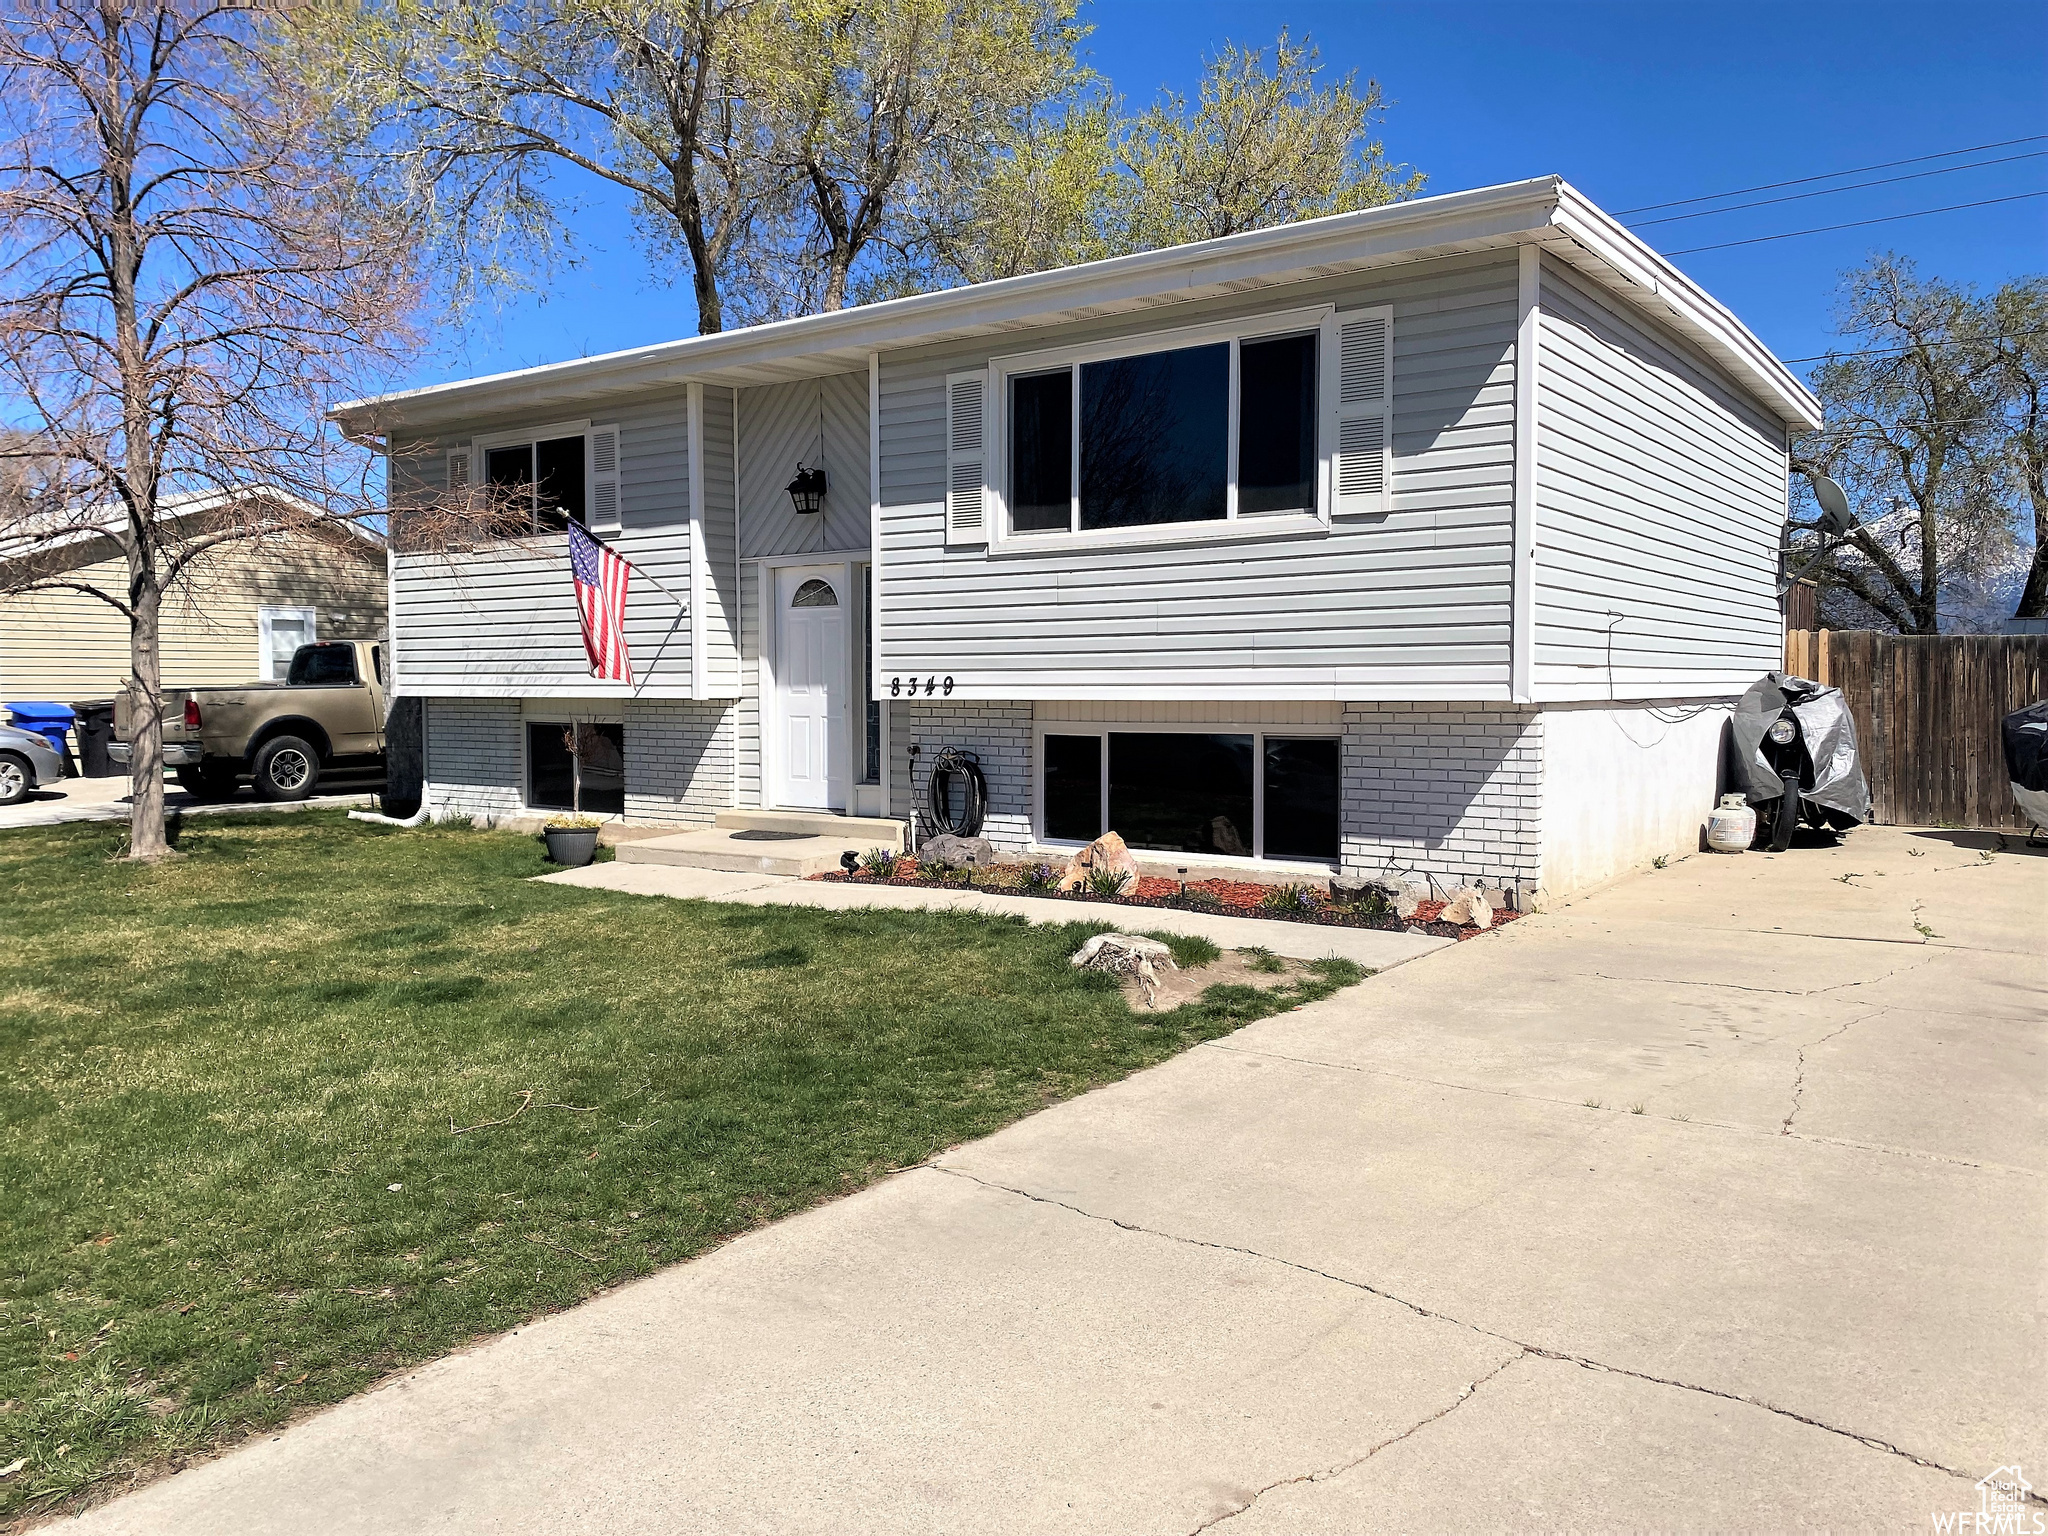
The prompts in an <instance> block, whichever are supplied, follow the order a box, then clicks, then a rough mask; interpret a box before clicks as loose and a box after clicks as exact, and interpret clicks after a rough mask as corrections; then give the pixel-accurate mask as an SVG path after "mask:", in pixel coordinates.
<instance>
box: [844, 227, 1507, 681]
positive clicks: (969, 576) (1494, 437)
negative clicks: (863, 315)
mask: <svg viewBox="0 0 2048 1536" xmlns="http://www.w3.org/2000/svg"><path fill="white" fill-rule="evenodd" d="M1314 304H1330V305H1334V306H1335V307H1336V308H1337V309H1338V310H1339V311H1340V312H1345V313H1346V314H1348V313H1349V312H1351V311H1355V310H1361V309H1367V310H1376V309H1381V308H1386V309H1390V310H1391V311H1392V313H1393V315H1394V320H1395V324H1394V333H1393V337H1392V341H1393V355H1392V361H1393V370H1394V371H1393V390H1394V398H1393V402H1392V420H1393V440H1392V445H1391V446H1392V454H1391V460H1390V475H1389V486H1390V491H1391V504H1390V506H1389V507H1388V509H1387V510H1386V511H1385V512H1384V513H1383V514H1381V515H1378V516H1374V517H1371V518H1352V519H1349V520H1340V521H1339V522H1338V523H1337V524H1336V525H1334V526H1332V527H1329V528H1327V529H1323V528H1318V529H1316V530H1315V531H1313V532H1296V533H1288V534H1285V535H1282V536H1277V537H1276V536H1272V535H1270V534H1267V535H1266V536H1263V537H1261V536H1259V534H1260V533H1261V532H1262V530H1246V532H1245V534H1244V535H1243V536H1241V537H1236V538H1227V539H1221V540H1205V541H1202V542H1198V543H1183V544H1173V543H1169V542H1161V543H1159V544H1152V545H1126V546H1115V547H1104V548H1099V549H1097V548H1073V547H1067V548H1062V549H1058V550H1046V551H1042V552H1041V551H1034V550H1032V549H1031V548H1030V546H1029V544H1028V541H1026V540H1022V539H1018V540H1013V541H1010V542H1009V544H1008V545H1007V546H1006V547H1005V548H1004V549H1003V550H1001V551H999V552H995V553H988V552H984V551H983V550H981V549H978V548H972V549H970V548H962V547H958V545H957V544H955V545H953V546H952V547H949V543H948V535H947V522H948V518H947V502H948V490H949V469H950V468H952V467H954V463H950V462H949V460H952V461H954V462H957V455H949V452H948V441H947V385H948V382H949V379H951V378H953V377H956V376H958V375H960V374H962V373H965V372H968V371H970V370H971V368H972V366H973V365H974V364H976V363H977V362H980V361H982V358H981V357H979V356H977V355H976V354H975V353H972V352H969V351H968V350H967V349H966V348H964V347H962V346H957V345H956V346H950V347H947V348H943V349H940V348H933V349H931V350H930V351H929V352H926V353H921V354H918V353H913V354H898V355H895V356H891V355H890V354H884V355H883V358H882V362H881V379H880V391H881V412H882V514H881V530H882V531H881V535H880V537H881V541H882V548H881V549H880V551H879V552H878V553H879V556H880V572H881V582H882V595H881V599H880V602H879V603H878V607H879V610H880V613H881V625H880V632H879V634H878V637H877V649H876V662H877V670H878V671H879V673H880V674H881V675H882V676H883V677H884V678H887V677H888V676H890V675H893V674H897V673H901V674H904V675H909V674H912V673H915V674H916V675H918V676H920V677H922V676H926V675H938V676H946V675H951V676H952V677H954V679H955V681H956V687H955V695H954V696H955V697H956V698H962V699H1030V698H1038V699H1058V698H1088V699H1117V698H1144V697H1150V698H1210V699H1236V698H1267V699H1272V698H1299V699H1326V700H1337V699H1353V698H1357V699H1505V698H1506V697H1507V694H1508V644H1509V599H1510V584H1511V575H1512V570H1511V542H1512V541H1511V531H1512V507H1513V480H1514V431H1513V422H1514V362H1513V348H1514V335H1515V320H1516V266H1515V262H1514V259H1513V258H1512V257H1511V256H1510V257H1500V256H1489V257H1483V258H1473V257H1465V258H1453V259H1448V260H1444V261H1440V262H1432V263H1426V264H1417V265H1414V266H1411V267H1407V268H1403V269H1401V270H1400V271H1399V272H1398V273H1394V274H1389V275H1386V276H1383V277H1380V278H1377V279H1376V280H1373V281H1371V282H1370V284H1369V285H1368V284H1367V282H1366V280H1364V279H1360V278H1355V277H1354V278H1347V279H1343V280H1335V279H1332V280H1326V281H1322V282H1317V283H1308V284H1300V285H1295V286H1293V287H1290V288H1288V289H1284V290H1278V291H1274V292H1270V293H1266V294H1262V295H1240V296H1236V297H1234V298H1232V299H1230V300H1227V301H1206V302H1204V303H1202V304H1191V305H1188V306H1186V307H1187V309H1188V310H1190V311H1192V312H1193V313H1190V314H1188V315H1186V316H1185V317H1184V319H1185V323H1188V324H1196V323H1203V322H1207V321H1220V320H1230V319H1237V318H1244V319H1251V318H1253V317H1255V316H1257V315H1260V314H1272V313H1279V312H1284V311H1289V310H1299V309H1301V308H1304V307H1307V306H1310V305H1314ZM1167 323H1168V322H1166V321H1165V320H1163V319H1162V318H1161V317H1159V316H1158V315H1156V314H1154V315H1152V316H1150V317H1138V318H1125V319H1122V320H1120V321H1114V322H1111V321H1098V322H1090V323H1088V324H1086V325H1077V326H1068V327H1061V328H1058V329H1057V330H1056V331H1052V332H1048V333H1043V334H1041V335H1039V336H1034V337H1033V338H1032V339H1033V340H1034V341H1041V342H1042V343H1043V344H1044V345H1046V346H1058V345H1068V344H1073V345H1081V344H1086V343H1091V342H1098V341H1104V340H1108V339H1110V338H1112V337H1114V336H1117V335H1142V334H1146V333H1156V332H1157V331H1158V330H1160V329H1161V328H1162V327H1163V326H1164V325H1165V324H1167ZM980 345H981V350H982V352H984V353H985V354H987V355H990V356H993V355H997V354H998V353H1000V354H1001V355H1014V354H1016V353H1018V352H1021V351H1025V350H1027V348H1025V347H1022V346H1019V345H1017V344H1016V343H1015V342H1014V341H1013V342H1011V343H1010V344H1008V345H1001V344H997V345H990V344H989V343H986V342H984V343H982V344H980Z"/></svg>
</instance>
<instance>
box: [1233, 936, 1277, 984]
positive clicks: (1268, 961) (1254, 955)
mask: <svg viewBox="0 0 2048 1536" xmlns="http://www.w3.org/2000/svg"><path fill="white" fill-rule="evenodd" d="M1238 953H1239V954H1240V955H1242V956H1244V967H1245V969H1246V970H1248V971H1257V972H1259V973H1260V974H1261V975H1264V976H1277V975H1279V974H1280V973H1281V972H1282V971H1284V970H1286V969H1287V962H1286V961H1284V960H1282V959H1281V958H1280V957H1279V956H1278V955H1276V954H1274V953H1273V951H1271V950H1270V949H1267V948H1266V947H1265V946H1264V945H1260V944H1254V945H1252V946H1250V947H1249V948H1247V949H1240V950H1239V951H1238Z"/></svg>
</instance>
